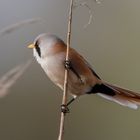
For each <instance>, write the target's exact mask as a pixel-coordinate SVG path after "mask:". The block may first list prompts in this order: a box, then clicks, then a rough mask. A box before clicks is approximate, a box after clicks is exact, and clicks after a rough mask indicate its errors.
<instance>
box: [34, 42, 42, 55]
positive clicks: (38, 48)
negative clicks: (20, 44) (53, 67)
mask: <svg viewBox="0 0 140 140" xmlns="http://www.w3.org/2000/svg"><path fill="white" fill-rule="evenodd" d="M35 49H36V51H37V53H38V55H39V56H40V57H41V51H40V47H39V42H38V41H36V43H35Z"/></svg>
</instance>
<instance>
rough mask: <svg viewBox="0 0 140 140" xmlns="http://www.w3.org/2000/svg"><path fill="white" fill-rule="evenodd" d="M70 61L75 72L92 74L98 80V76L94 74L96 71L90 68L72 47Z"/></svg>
mask: <svg viewBox="0 0 140 140" xmlns="http://www.w3.org/2000/svg"><path fill="white" fill-rule="evenodd" d="M70 61H71V63H72V66H73V68H74V69H75V71H77V73H79V75H80V74H82V73H86V74H87V75H88V74H90V75H91V74H92V75H93V76H95V77H96V78H97V79H98V80H100V77H99V76H98V75H97V74H96V72H95V71H94V70H93V69H92V67H91V65H90V64H89V63H88V62H87V61H86V60H85V59H84V58H83V57H82V56H81V55H80V54H79V53H78V52H76V51H75V50H74V49H72V48H71V49H70Z"/></svg>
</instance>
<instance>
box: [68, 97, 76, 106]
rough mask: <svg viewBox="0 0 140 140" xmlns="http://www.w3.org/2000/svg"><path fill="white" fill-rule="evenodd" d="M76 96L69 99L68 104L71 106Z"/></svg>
mask: <svg viewBox="0 0 140 140" xmlns="http://www.w3.org/2000/svg"><path fill="white" fill-rule="evenodd" d="M75 99H76V98H74V97H73V98H72V99H71V100H70V101H68V103H67V106H69V105H70V104H71V103H72V102H73V101H74V100H75Z"/></svg>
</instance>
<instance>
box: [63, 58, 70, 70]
mask: <svg viewBox="0 0 140 140" xmlns="http://www.w3.org/2000/svg"><path fill="white" fill-rule="evenodd" d="M64 64H65V68H66V69H71V62H70V61H69V60H65V63H64Z"/></svg>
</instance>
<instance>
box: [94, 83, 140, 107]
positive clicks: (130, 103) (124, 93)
mask: <svg viewBox="0 0 140 140" xmlns="http://www.w3.org/2000/svg"><path fill="white" fill-rule="evenodd" d="M103 85H104V86H105V87H107V88H109V89H111V90H113V91H114V93H115V94H114V95H112V94H109V93H108V94H107V93H103V92H102V93H97V94H98V95H100V96H101V97H103V98H105V99H108V100H111V101H114V102H116V103H118V104H120V105H123V106H127V107H130V108H132V109H137V108H138V105H140V94H139V93H136V92H133V91H130V90H128V89H124V88H121V87H118V86H115V85H112V84H109V83H106V82H103Z"/></svg>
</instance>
